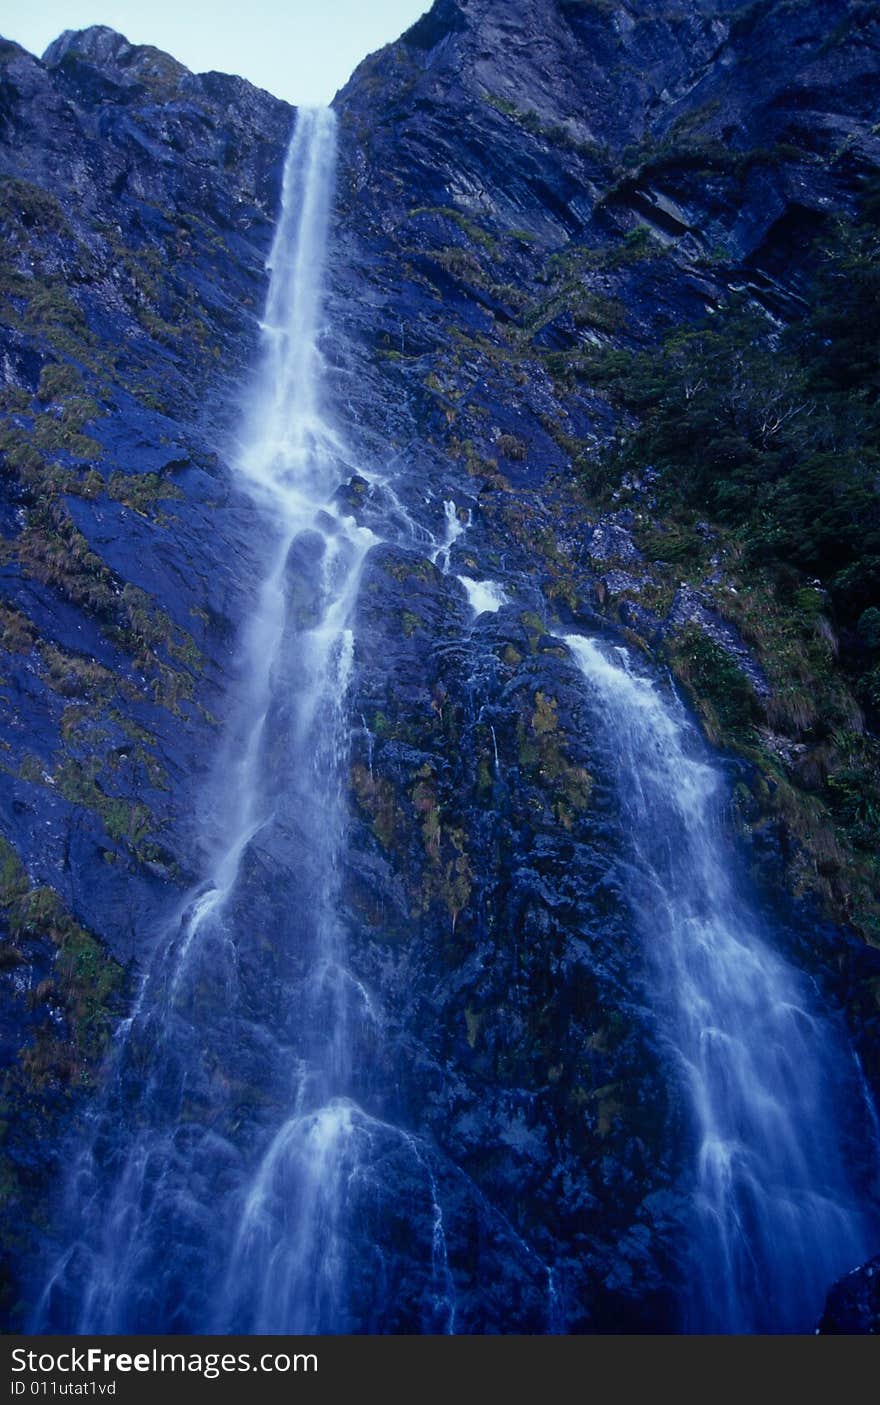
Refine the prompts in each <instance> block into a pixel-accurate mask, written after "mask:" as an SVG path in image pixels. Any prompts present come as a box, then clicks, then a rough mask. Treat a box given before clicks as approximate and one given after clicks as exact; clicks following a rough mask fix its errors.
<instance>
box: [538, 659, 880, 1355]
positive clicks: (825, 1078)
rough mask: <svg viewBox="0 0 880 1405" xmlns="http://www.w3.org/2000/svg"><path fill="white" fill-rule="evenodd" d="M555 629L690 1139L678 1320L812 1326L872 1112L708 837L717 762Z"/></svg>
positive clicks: (680, 724) (844, 1232) (854, 1243)
mask: <svg viewBox="0 0 880 1405" xmlns="http://www.w3.org/2000/svg"><path fill="white" fill-rule="evenodd" d="M564 642H565V643H566V644H567V645H568V647H569V649H570V650H571V653H572V655H573V657H574V659H575V661H576V663H577V664H578V666H579V668H580V670H581V671H582V673H583V675H584V677H585V679H586V680H587V683H588V684H589V689H590V693H591V695H592V697H593V699H594V701H595V703H596V732H597V735H598V736H599V737H600V738H601V737H603V736H604V737H605V752H606V758H607V761H608V764H609V766H610V768H611V769H612V770H613V773H614V779H615V788H616V790H617V793H618V796H619V803H620V806H621V810H622V816H623V822H624V826H625V830H626V833H627V838H628V847H629V853H628V855H627V864H628V867H627V895H628V899H629V903H630V905H631V908H632V911H633V914H634V917H635V920H636V924H637V926H638V928H639V931H640V934H641V937H642V940H643V941H644V943H645V946H646V948H647V951H648V964H649V970H650V981H651V986H652V991H653V996H654V1002H655V1008H656V1011H657V1015H658V1019H659V1023H660V1027H661V1032H662V1035H663V1037H664V1039H665V1041H666V1043H667V1044H668V1047H669V1049H670V1052H671V1056H672V1063H673V1066H674V1068H675V1069H676V1070H677V1074H678V1076H679V1078H680V1080H681V1083H682V1085H683V1087H684V1089H685V1092H686V1096H687V1102H688V1107H689V1113H690V1120H691V1124H692V1132H693V1140H694V1157H695V1165H694V1181H695V1222H694V1225H693V1231H692V1233H693V1262H692V1264H691V1265H690V1283H691V1291H690V1293H689V1295H688V1297H689V1302H688V1312H687V1323H686V1325H687V1327H688V1328H689V1330H692V1331H702V1332H786V1331H788V1332H791V1331H802V1332H803V1331H810V1330H812V1328H813V1327H814V1325H815V1323H816V1321H817V1319H818V1316H819V1314H820V1311H821V1307H822V1303H823V1301H824V1295H825V1293H826V1291H827V1288H828V1284H829V1283H831V1282H833V1281H834V1279H835V1277H837V1276H839V1275H840V1274H842V1273H843V1272H845V1271H847V1270H848V1269H850V1268H852V1267H853V1266H854V1265H856V1264H857V1263H859V1262H860V1260H861V1259H862V1258H864V1257H865V1255H866V1253H867V1250H868V1247H869V1246H868V1244H867V1242H866V1238H867V1235H866V1231H867V1224H866V1222H865V1218H864V1217H863V1214H862V1212H861V1209H860V1204H859V1197H858V1195H857V1193H856V1191H855V1189H854V1187H853V1184H852V1180H851V1176H850V1173H849V1172H848V1170H847V1164H846V1163H847V1155H846V1150H845V1146H844V1142H845V1128H846V1121H845V1119H846V1118H847V1117H849V1118H850V1119H851V1122H850V1126H851V1129H852V1130H853V1132H856V1131H857V1130H858V1131H859V1132H860V1130H861V1127H862V1125H870V1117H869V1116H868V1109H867V1107H866V1104H865V1100H864V1091H863V1088H862V1085H861V1082H860V1079H859V1077H858V1074H857V1070H856V1069H855V1068H854V1065H853V1060H852V1058H851V1056H850V1055H849V1053H848V1051H847V1047H846V1040H845V1037H844V1036H843V1035H842V1033H841V1031H840V1030H839V1029H838V1028H837V1027H836V1026H835V1025H834V1024H833V1023H832V1021H831V1020H830V1019H828V1018H826V1017H824V1016H823V1015H822V1014H821V1013H820V1012H819V1010H818V1009H817V1002H816V998H815V992H813V991H812V990H811V988H810V985H809V983H808V982H807V981H806V980H805V979H804V978H803V977H802V976H801V975H800V974H799V973H797V972H796V971H795V970H794V969H793V968H792V967H790V966H789V965H788V964H787V963H786V962H785V961H784V960H783V959H782V957H781V956H780V955H778V954H776V953H775V952H773V951H772V950H771V949H770V947H769V946H768V944H767V941H766V940H765V936H764V934H763V932H762V930H761V922H760V919H759V917H758V915H757V913H756V911H754V910H753V909H752V907H751V906H750V905H749V903H748V901H747V900H746V899H745V898H744V897H743V896H742V895H741V894H740V893H739V892H738V891H737V887H736V884H735V881H734V878H733V876H732V874H731V865H730V859H729V855H728V854H727V853H726V852H725V850H724V847H723V845H722V842H721V837H720V828H719V825H720V785H719V780H720V777H719V775H718V772H717V771H716V769H715V768H714V767H713V766H711V765H710V764H709V762H708V760H707V759H706V758H705V756H704V755H703V754H702V753H703V748H702V746H701V744H700V742H699V739H698V737H697V736H696V733H695V731H694V729H693V728H692V727H691V726H690V725H689V723H688V722H687V719H686V717H685V715H684V713H683V711H682V710H681V709H680V707H679V705H678V704H677V702H676V700H675V699H674V698H667V697H665V696H664V695H663V694H662V693H661V691H660V690H659V689H658V687H657V686H656V685H655V684H654V683H652V682H651V681H649V680H648V679H647V678H644V677H641V676H639V675H638V674H637V673H636V672H634V671H633V668H632V666H631V663H630V662H629V659H628V655H627V653H626V651H625V650H624V649H622V648H611V647H609V646H606V645H604V644H600V643H598V642H596V641H594V640H590V639H585V638H582V637H580V636H578V635H568V636H566V637H565V640H564Z"/></svg>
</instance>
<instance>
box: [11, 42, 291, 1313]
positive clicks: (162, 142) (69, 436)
mask: <svg viewBox="0 0 880 1405" xmlns="http://www.w3.org/2000/svg"><path fill="white" fill-rule="evenodd" d="M292 117H293V114H292V112H291V110H290V109H289V108H288V107H287V106H286V104H284V103H281V102H278V101H276V100H275V99H273V98H271V97H269V95H268V94H266V93H260V92H258V91H257V90H255V89H253V88H252V87H250V86H249V85H248V84H246V83H243V82H242V81H241V80H239V79H236V78H226V77H224V76H222V75H220V74H206V75H204V76H202V77H199V78H197V77H194V76H193V75H191V74H189V73H188V72H187V71H186V70H185V69H184V68H182V67H181V65H179V64H177V63H176V62H175V61H174V60H173V59H171V58H169V57H168V56H167V55H164V54H161V53H159V52H158V51H156V50H149V49H141V48H134V47H132V46H131V45H129V44H127V43H126V41H125V40H124V39H123V38H122V37H121V36H120V35H117V34H114V33H113V32H112V31H110V30H106V29H100V28H98V29H93V30H88V31H86V32H85V33H80V34H67V35H65V36H62V38H61V39H59V40H58V41H57V42H56V43H55V44H53V45H52V47H51V49H50V50H49V52H48V53H47V55H46V57H45V59H44V61H43V62H38V61H37V60H36V59H34V58H32V57H31V56H30V55H28V54H26V53H25V52H24V51H23V50H21V49H19V48H18V47H17V46H15V45H12V44H5V43H4V44H3V45H2V49H0V224H2V255H0V305H2V310H0V324H2V325H0V364H2V387H0V399H2V428H0V458H2V464H3V476H2V485H0V518H2V523H3V536H4V540H3V543H2V548H0V583H2V584H0V596H2V604H0V622H2V646H3V662H2V674H3V696H2V720H0V733H2V749H3V758H2V765H0V826H2V831H3V834H4V835H5V836H6V840H8V841H9V843H10V845H11V846H12V847H11V849H10V850H9V852H8V854H6V855H5V857H4V860H3V864H4V867H3V872H4V879H3V883H4V897H3V916H2V921H3V929H4V930H3V937H4V965H3V971H2V975H0V980H2V986H3V995H2V1000H3V1021H4V1029H5V1042H6V1047H7V1050H8V1052H9V1055H10V1057H9V1060H8V1065H7V1066H8V1071H7V1074H6V1081H5V1093H4V1096H5V1098H6V1101H7V1105H8V1106H9V1107H10V1130H9V1133H8V1135H7V1137H6V1140H5V1143H4V1152H3V1159H2V1183H3V1187H4V1195H5V1196H6V1203H7V1205H8V1206H9V1207H10V1209H9V1210H8V1211H7V1210H4V1212H3V1213H4V1220H3V1239H4V1244H5V1246H6V1247H7V1249H8V1250H10V1252H11V1254H12V1256H13V1258H14V1260H16V1261H17V1262H18V1263H19V1264H22V1263H24V1262H26V1260H27V1256H28V1252H29V1246H28V1233H29V1229H28V1225H29V1216H30V1214H31V1213H32V1212H36V1206H37V1205H38V1204H39V1203H40V1202H41V1198H42V1196H43V1195H44V1194H45V1191H46V1187H47V1185H48V1184H52V1183H57V1181H58V1180H59V1179H60V1172H61V1166H62V1161H61V1157H62V1153H61V1150H60V1137H61V1127H62V1126H63V1125H64V1123H65V1121H66V1119H67V1118H68V1116H69V1114H70V1110H71V1108H72V1107H73V1106H76V1105H78V1103H79V1102H80V1101H81V1098H82V1096H83V1090H84V1089H87V1088H88V1087H89V1086H91V1085H92V1084H93V1082H94V1077H95V1068H96V1065H97V1064H98V1063H99V1061H100V1058H101V1054H102V1051H103V1048H104V1046H105V1043H106V1039H107V1037H108V1035H109V1030H110V1027H111V1022H112V1018H113V1017H114V1015H115V1014H118V1013H119V1011H120V1010H122V1009H123V1008H124V1006H125V1001H126V999H127V994H126V990H127V988H128V987H127V983H126V978H125V976H124V972H123V970H122V969H121V967H120V966H119V965H118V964H117V963H120V962H121V963H123V965H124V966H126V967H129V966H130V965H131V963H133V962H138V961H140V960H142V959H143V957H144V956H145V955H146V954H147V952H148V951H149V947H150V943H151V941H152V940H153V939H154V938H155V934H156V932H157V930H159V928H160V924H161V922H162V921H163V920H164V918H165V916H166V914H167V913H168V912H170V911H173V910H174V908H175V906H176V905H177V903H178V902H179V901H180V897H181V894H182V893H183V892H184V891H185V885H186V882H187V878H188V876H191V875H193V874H197V873H198V872H199V854H198V851H197V845H196V843H195V840H194V834H195V833H196V832H198V830H199V829H200V828H202V827H201V826H199V825H197V824H194V822H193V820H194V814H195V811H196V808H197V807H198V806H199V805H201V806H202V808H203V809H205V810H207V812H208V817H209V815H210V804H211V802H210V798H207V799H206V798H205V791H204V782H205V777H206V775H207V774H208V772H209V769H210V766H211V763H212V759H213V754H214V748H215V746H216V739H217V736H218V721H219V718H218V714H219V712H220V711H222V710H223V709H224V708H225V706H226V705H227V703H228V700H229V683H230V681H232V688H233V693H234V681H233V680H234V674H235V658H236V647H237V642H236V641H237V639H238V637H239V633H240V625H241V620H242V618H243V615H244V614H245V612H246V611H247V609H248V605H249V602H250V599H251V594H252V590H253V588H254V575H255V572H256V569H257V563H258V560H259V557H260V551H261V542H260V523H259V520H258V517H257V518H255V516H254V514H253V511H252V510H251V511H250V512H248V511H247V510H246V509H245V507H244V504H243V502H242V499H241V497H240V496H239V495H238V494H237V492H236V490H235V488H234V486H233V483H232V480H231V478H230V474H229V470H228V457H229V455H228V435H229V430H230V427H231V426H233V425H234V423H235V418H236V415H237V410H238V402H239V396H240V392H241V387H242V385H243V383H244V382H245V380H246V377H247V374H248V370H249V368H250V367H251V366H252V364H253V361H254V356H255V351H256V345H257V320H256V319H257V316H258V315H259V312H260V309H261V305H262V300H263V297H264V284H265V279H264V261H265V257H266V253H267V249H268V245H269V240H270V238H271V235H272V230H273V223H274V218H275V212H276V209H277V203H278V198H279V189H280V175H281V169H282V163H283V157H284V150H285V145H286V141H287V137H288V134H289V130H290V127H291V122H292ZM221 542H222V544H223V545H222V548H221V546H220V543H221ZM200 796H201V797H202V798H201V800H200V799H199V798H198V797H200ZM185 797H187V798H186V799H185ZM4 852H5V851H4ZM95 942H97V945H95ZM22 1210H23V1214H22ZM7 1213H11V1214H12V1216H13V1219H12V1220H10V1221H9V1222H7V1220H6V1219H5V1215H6V1214H7ZM7 1231H8V1232H7ZM6 1275H7V1277H10V1276H11V1280H12V1281H11V1282H9V1283H8V1284H7V1287H6V1288H5V1290H4V1291H5V1301H4V1307H3V1310H4V1312H5V1313H7V1314H12V1318H13V1319H14V1320H21V1319H20V1318H15V1313H16V1311H17V1310H18V1307H17V1304H18V1297H19V1293H20V1285H19V1284H18V1283H17V1282H16V1281H15V1276H14V1272H13V1270H11V1269H7V1270H6Z"/></svg>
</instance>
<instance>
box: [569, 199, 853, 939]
mask: <svg viewBox="0 0 880 1405" xmlns="http://www.w3.org/2000/svg"><path fill="white" fill-rule="evenodd" d="M594 372H595V377H596V379H597V380H598V381H599V382H600V383H602V384H604V385H605V386H606V387H607V388H608V389H609V391H610V392H611V394H612V396H613V397H614V398H615V399H616V401H617V402H618V404H620V405H621V406H623V407H625V408H626V409H627V410H628V411H629V412H630V414H631V415H632V416H633V419H632V420H631V421H630V423H631V425H633V426H634V427H631V428H630V429H628V430H627V431H625V432H624V433H622V434H621V436H620V438H619V441H618V443H617V445H616V447H615V448H614V449H613V450H612V451H611V452H610V453H608V454H606V456H605V457H604V459H601V460H599V461H594V462H593V463H592V464H591V465H589V466H588V465H584V466H583V469H582V472H581V481H582V483H583V484H584V486H585V487H586V488H587V489H588V490H589V491H591V492H595V491H596V489H597V487H600V488H601V489H602V490H603V491H604V492H605V493H606V494H607V493H608V492H609V490H610V487H611V485H613V484H615V483H617V484H619V483H621V482H623V483H627V482H632V481H634V480H638V479H639V478H640V476H641V475H642V474H643V473H644V470H645V468H646V467H648V466H650V467H651V469H652V470H653V474H654V477H653V480H652V481H651V487H650V492H651V503H652V506H651V519H652V522H651V526H650V527H648V528H646V529H644V530H643V531H642V533H641V535H640V537H639V542H640V545H641V546H642V548H643V549H644V550H645V551H646V553H647V555H648V556H649V557H650V558H651V559H653V560H654V561H655V562H657V563H663V562H666V563H668V567H669V570H670V572H671V571H672V570H673V569H674V571H675V573H676V577H677V578H680V576H681V575H682V573H686V574H690V575H692V576H694V577H695V578H700V577H701V576H702V575H704V573H705V571H706V569H707V559H706V558H707V555H708V543H709V542H710V541H711V545H712V550H713V552H714V553H715V557H716V560H717V561H718V562H720V564H721V565H722V567H723V577H722V578H718V577H717V576H716V577H715V584H714V585H712V586H711V587H709V591H710V594H711V596H712V600H713V604H714V605H715V607H716V608H717V610H718V611H719V612H720V613H721V614H722V615H723V616H724V617H725V618H727V619H728V620H730V621H731V622H732V623H734V624H735V625H736V626H737V627H738V629H739V630H740V631H741V633H742V635H743V637H744V638H745V640H746V642H747V643H748V644H749V646H750V647H751V650H752V652H753V654H754V656H755V657H756V658H757V660H758V662H759V663H760V664H761V666H762V668H763V670H764V672H765V674H766V676H767V678H768V680H769V683H770V686H771V692H770V696H769V697H768V698H767V699H766V700H765V699H759V698H757V697H756V696H755V695H754V693H753V691H752V689H751V687H750V685H749V684H748V681H747V680H746V679H745V678H744V677H743V676H742V675H741V674H740V673H739V670H738V669H737V668H736V667H735V665H734V664H733V663H731V661H730V660H729V658H727V656H726V655H725V654H724V652H723V650H721V649H720V648H719V647H718V646H716V645H715V644H713V643H712V641H710V640H708V639H707V638H706V637H705V636H703V635H701V633H700V631H699V630H697V629H688V630H686V631H684V633H683V634H681V635H679V636H678V637H677V638H675V639H674V640H672V641H671V643H670V658H671V662H672V664H673V667H674V668H675V670H676V672H677V674H678V676H679V677H680V678H681V680H682V681H683V682H684V684H685V685H686V687H687V688H688V689H689V691H690V693H691V696H692V697H693V699H694V701H695V704H696V706H697V707H698V710H699V711H700V713H701V715H702V717H703V720H704V723H705V725H706V728H707V731H708V732H709V735H710V736H711V737H712V739H713V740H715V741H717V742H720V743H722V744H725V745H728V746H734V747H736V748H737V749H738V750H740V751H742V752H743V753H744V754H746V755H748V756H749V758H750V759H751V760H753V761H754V762H755V763H756V765H757V766H758V767H759V769H760V772H761V774H762V775H763V777H764V783H763V786H761V785H759V786H758V793H756V796H755V804H756V806H757V810H758V812H763V813H764V814H774V815H776V816H777V817H778V818H781V819H782V821H783V823H784V824H785V826H786V828H787V829H788V832H789V833H790V835H791V836H792V837H793V839H794V840H795V848H796V852H795V855H794V857H793V859H792V868H793V869H794V870H797V872H796V875H795V877H796V886H799V887H800V888H801V889H812V890H814V891H819V892H821V893H822V895H823V896H824V897H825V898H826V899H827V901H828V903H829V906H830V907H831V908H832V909H833V910H834V911H835V912H837V913H838V915H840V914H843V915H845V916H846V917H848V918H849V919H850V920H852V921H853V922H854V923H855V924H856V925H857V926H859V927H860V928H861V930H862V931H863V932H865V933H866V934H867V935H869V936H870V937H871V938H872V939H873V940H880V903H878V899H877V893H878V888H880V860H878V854H880V743H878V740H877V728H878V723H880V608H878V607H880V495H878V489H877V485H878V482H880V188H878V187H877V186H874V187H872V188H870V189H869V190H867V192H866V197H865V200H864V202H863V206H862V210H861V212H860V215H859V217H858V218H857V219H852V220H839V221H838V222H837V223H836V225H835V226H834V227H833V228H829V230H828V231H827V233H826V234H825V235H824V236H823V239H822V241H821V252H820V266H819V269H818V274H817V278H816V283H815V287H814V291H813V296H812V299H811V302H810V307H809V311H808V312H807V314H806V315H805V316H804V317H803V318H802V320H800V321H799V322H797V323H796V324H794V325H792V326H791V327H789V328H788V329H787V330H785V331H784V332H782V333H779V332H777V331H776V330H775V329H774V328H773V327H772V325H771V324H770V323H769V322H768V320H767V319H766V318H764V317H763V316H761V315H760V314H759V313H758V312H756V311H755V310H754V308H753V307H748V306H745V305H743V304H742V303H738V302H736V301H734V302H732V303H731V305H730V306H728V307H726V308H724V309H722V310H721V311H719V312H718V313H717V314H716V315H715V316H714V317H713V318H712V319H711V320H710V321H708V322H707V323H705V324H703V325H699V326H689V327H684V328H679V329H677V330H676V331H674V332H673V333H672V334H670V335H669V336H668V337H667V338H666V340H665V342H664V343H663V345H662V346H661V347H660V348H656V349H652V350H651V351H650V352H645V353H643V354H637V355H630V354H627V353H624V352H619V351H612V352H607V353H605V354H604V355H603V356H601V357H597V358H596V361H595V364H594ZM639 491H640V492H641V493H643V492H644V488H642V489H641V490H639ZM617 497H618V500H621V498H622V500H623V501H625V500H626V497H627V490H626V489H625V488H624V489H619V490H618V493H617ZM639 500H641V498H640V499H639ZM699 517H702V518H704V519H705V518H708V526H707V524H706V523H705V522H704V523H703V529H702V530H698V527H699V523H698V518H699ZM707 534H708V535H707Z"/></svg>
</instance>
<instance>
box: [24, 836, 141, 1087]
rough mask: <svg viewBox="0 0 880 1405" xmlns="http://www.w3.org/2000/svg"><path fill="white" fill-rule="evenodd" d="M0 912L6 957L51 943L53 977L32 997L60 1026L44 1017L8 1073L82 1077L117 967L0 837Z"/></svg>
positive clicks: (38, 1082)
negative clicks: (53, 1011)
mask: <svg viewBox="0 0 880 1405" xmlns="http://www.w3.org/2000/svg"><path fill="white" fill-rule="evenodd" d="M0 915H2V921H3V924H4V926H5V927H6V930H7V932H8V938H7V941H6V943H4V946H3V948H2V952H3V961H4V963H5V964H7V965H10V964H14V965H21V964H25V963H26V962H27V961H28V959H29V957H28V951H29V948H30V946H31V944H32V943H37V942H42V941H44V940H46V939H47V938H48V940H49V941H50V942H51V943H52V945H53V946H54V947H55V949H56V956H55V960H54V966H53V971H52V974H51V976H49V977H48V978H47V979H46V980H44V981H43V982H42V984H41V985H40V986H39V987H38V988H37V992H36V994H37V997H38V1002H37V1003H38V1004H39V1005H45V1006H47V1007H48V1006H53V1007H55V1008H57V1009H59V1010H60V1011H61V1012H62V1013H63V1016H64V1027H63V1028H62V1029H61V1030H59V1028H58V1026H57V1025H56V1024H55V1023H53V1021H52V1020H51V1019H50V1018H49V1017H48V1014H47V1016H46V1019H45V1021H44V1022H43V1023H41V1024H40V1025H39V1026H38V1027H37V1031H36V1035H35V1039H34V1041H33V1043H31V1044H29V1045H27V1046H26V1047H25V1048H24V1049H22V1051H21V1054H20V1059H21V1063H20V1066H19V1067H15V1066H13V1068H12V1070H11V1071H10V1073H8V1074H7V1079H6V1086H5V1088H4V1095H5V1096H8V1094H9V1084H10V1080H11V1081H13V1082H14V1081H16V1080H18V1079H20V1078H21V1076H22V1074H23V1076H24V1079H25V1081H26V1083H28V1084H29V1085H30V1086H32V1087H43V1086H45V1085H46V1084H47V1083H49V1082H60V1083H75V1084H76V1083H78V1084H82V1083H86V1082H88V1080H89V1077H90V1071H91V1070H92V1069H93V1067H94V1065H95V1064H96V1062H97V1061H98V1060H99V1059H100V1057H101V1055H102V1054H103V1052H104V1050H105V1048H106V1046H107V1042H108V1039H109V1035H110V1027H111V1021H112V1015H113V1010H114V1008H115V1005H116V1001H117V999H118V997H119V994H120V992H121V989H122V984H123V972H122V968H121V967H120V966H119V965H118V963H117V962H115V961H114V960H113V959H112V957H110V956H109V955H108V954H107V952H106V951H105V950H104V948H103V946H102V945H101V943H100V942H99V941H98V940H97V938H96V937H94V936H92V934H91V933H90V932H87V931H86V930H85V928H84V927H81V926H80V925H79V923H77V922H76V921H74V919H73V918H72V917H71V916H70V914H69V913H68V912H67V911H66V909H65V907H64V905H63V903H62V902H61V899H60V898H59V897H58V894H57V893H56V892H54V891H53V889H51V888H47V887H36V888H35V887H32V886H31V884H30V882H29V880H28V877H27V874H26V873H25V871H24V868H23V866H22V864H21V862H20V860H19V858H18V855H17V854H16V852H15V850H14V849H13V848H12V845H11V844H9V842H8V841H7V840H6V839H5V838H3V837H2V836H0Z"/></svg>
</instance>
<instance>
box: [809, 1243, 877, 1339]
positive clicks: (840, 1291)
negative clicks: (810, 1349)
mask: <svg viewBox="0 0 880 1405" xmlns="http://www.w3.org/2000/svg"><path fill="white" fill-rule="evenodd" d="M818 1332H819V1335H820V1336H876V1335H877V1333H878V1332H880V1258H877V1259H872V1260H871V1261H870V1263H867V1264H864V1265H863V1267H861V1268H858V1269H855V1270H854V1271H853V1272H852V1273H848V1274H847V1276H846V1278H842V1279H841V1280H840V1282H839V1283H835V1285H834V1287H833V1288H832V1289H831V1292H830V1293H829V1294H828V1301H827V1303H826V1304H825V1311H824V1313H823V1315H822V1320H821V1322H820V1323H819V1327H818Z"/></svg>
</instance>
